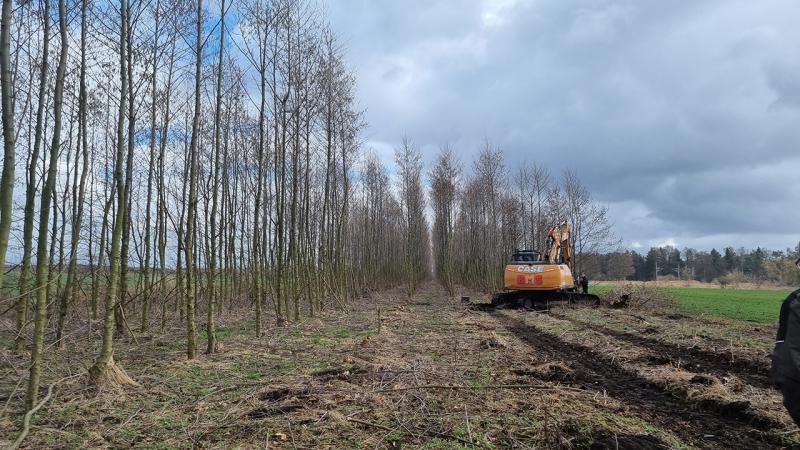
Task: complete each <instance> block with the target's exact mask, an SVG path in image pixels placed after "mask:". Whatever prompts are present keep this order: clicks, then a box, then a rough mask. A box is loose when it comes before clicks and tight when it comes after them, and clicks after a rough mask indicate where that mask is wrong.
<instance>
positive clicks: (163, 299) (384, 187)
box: [0, 0, 429, 408]
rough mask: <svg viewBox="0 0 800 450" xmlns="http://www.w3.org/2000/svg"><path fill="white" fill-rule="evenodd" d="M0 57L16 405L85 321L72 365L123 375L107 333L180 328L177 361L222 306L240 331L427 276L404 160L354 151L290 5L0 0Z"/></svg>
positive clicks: (409, 167)
mask: <svg viewBox="0 0 800 450" xmlns="http://www.w3.org/2000/svg"><path fill="white" fill-rule="evenodd" d="M56 2H57V3H56ZM53 9H55V11H53ZM54 29H55V30H56V31H55V32H54V31H53V30H54ZM0 68H1V69H2V78H1V79H0V85H2V106H3V110H2V112H3V116H2V117H3V138H4V151H5V154H4V159H3V178H2V183H1V185H2V188H1V189H0V191H1V192H0V200H2V204H1V205H0V206H2V208H0V219H2V220H0V238H2V239H1V240H0V244H2V245H0V261H7V262H8V263H9V264H13V265H12V266H11V267H10V268H11V269H12V270H11V271H10V272H9V273H11V274H12V275H16V280H14V278H15V277H14V276H7V280H6V281H7V282H6V283H5V286H2V283H3V279H2V278H0V288H2V291H0V292H2V293H3V297H2V299H0V301H1V302H2V305H4V307H3V308H2V309H3V310H5V311H9V310H10V309H12V308H13V309H14V310H15V311H16V330H15V331H16V339H15V343H14V349H15V351H17V352H20V353H21V352H24V351H25V350H27V349H30V352H31V353H30V354H31V365H30V376H29V380H28V381H29V383H28V393H27V403H28V408H31V407H32V406H33V405H34V403H35V401H36V399H37V398H38V396H39V395H38V389H39V384H40V377H41V373H42V365H43V358H44V352H45V349H46V348H51V347H50V344H51V343H52V344H55V347H60V346H62V345H63V344H64V342H65V341H67V340H68V339H69V338H70V336H71V335H74V334H78V333H80V334H83V333H88V334H89V335H90V336H91V335H92V330H94V329H97V328H98V326H99V327H100V329H101V330H102V345H101V346H100V350H99V352H98V355H97V359H96V361H95V364H94V366H93V367H92V368H91V370H90V371H89V374H90V379H91V380H92V381H93V382H94V383H97V384H103V383H123V384H124V383H131V382H133V380H131V379H130V378H129V377H128V376H127V375H126V374H125V372H124V371H123V370H122V369H121V368H120V367H119V366H117V365H116V364H115V362H114V339H115V337H117V336H119V335H121V334H125V333H136V332H138V333H146V332H150V331H151V329H152V328H153V327H160V328H161V329H162V330H164V329H165V328H166V327H167V325H168V324H169V323H173V324H174V323H175V321H180V323H182V324H183V326H182V329H185V336H186V354H187V357H188V358H190V359H191V358H195V357H196V355H197V347H198V342H197V335H198V334H199V331H198V330H197V326H198V323H203V326H204V328H205V336H207V339H206V342H205V344H206V349H205V351H206V352H208V353H212V352H214V351H216V349H217V343H216V334H215V326H216V323H217V321H218V314H219V313H221V312H223V311H225V310H226V308H227V309H230V308H234V307H240V308H245V309H246V310H247V311H248V312H250V313H251V314H252V320H253V323H254V325H253V327H254V331H255V334H256V335H257V336H259V335H261V334H262V332H263V329H262V327H263V326H264V324H265V323H266V322H267V320H268V317H272V318H274V321H275V322H276V323H277V324H278V325H280V324H283V323H285V322H287V321H294V320H297V319H299V318H300V317H301V316H303V315H307V316H313V315H314V314H315V313H316V312H317V311H318V310H319V309H320V308H322V307H324V306H325V305H326V304H329V303H339V304H340V303H345V302H347V301H348V299H349V298H351V297H352V296H354V295H357V294H360V293H363V292H364V291H367V290H371V289H378V288H384V287H386V286H391V285H397V284H401V283H406V282H407V283H408V284H409V286H412V287H415V286H418V285H419V282H420V280H422V279H424V278H425V277H426V276H427V273H428V272H429V270H428V267H429V264H428V262H427V261H428V260H429V258H428V256H427V255H428V242H429V240H428V237H427V236H428V235H427V233H428V227H427V224H426V222H425V217H424V212H423V211H424V208H425V204H424V199H423V188H422V184H421V170H422V168H421V165H420V158H419V154H418V153H417V152H416V151H415V150H413V149H412V148H411V146H410V145H408V146H407V149H406V150H407V151H406V152H398V163H400V164H401V167H402V169H401V172H402V176H401V182H400V184H399V185H398V186H397V189H394V185H392V183H391V182H390V181H389V176H388V174H387V170H386V168H385V167H383V166H382V165H381V164H380V163H379V161H378V159H377V158H376V157H374V156H372V155H366V156H365V155H363V154H362V153H361V150H360V148H361V142H360V134H361V131H362V129H363V127H364V121H363V118H362V114H361V111H360V110H359V108H358V106H357V104H356V100H355V97H354V90H355V79H354V77H353V75H352V74H351V73H350V71H349V70H348V68H347V67H346V65H345V63H344V61H343V59H342V50H341V47H340V45H339V43H338V41H337V39H336V36H335V35H334V33H332V32H331V30H330V28H329V27H328V25H327V22H326V19H325V17H324V15H323V14H322V12H321V10H320V9H319V8H318V7H316V6H315V4H314V3H312V2H306V1H302V0H218V1H217V2H216V3H213V4H212V5H204V4H203V1H202V0H177V1H169V2H168V1H164V0H154V1H150V2H140V1H134V2H130V3H129V2H128V1H127V0H120V1H119V2H104V1H100V2H90V1H88V0H79V1H73V2H67V1H66V0H38V1H31V2H19V3H18V4H17V5H16V7H15V8H14V7H12V2H11V1H9V0H4V1H3V15H2V33H0ZM47 143H49V145H48V144H47ZM17 156H19V158H17ZM16 171H21V173H23V174H24V176H18V173H19V172H16ZM15 188H16V191H15ZM15 205H16V206H17V208H14V206H15ZM12 224H20V225H21V226H20V227H19V229H18V228H17V227H16V226H14V227H12ZM9 236H11V237H12V239H9ZM9 242H12V243H13V244H14V245H12V246H11V248H12V250H13V251H11V252H9V255H8V257H7V255H6V249H7V248H9ZM3 272H5V271H3ZM14 281H16V282H14ZM5 306H8V308H6V307H5ZM201 315H202V316H203V319H200V318H199V317H198V316H201Z"/></svg>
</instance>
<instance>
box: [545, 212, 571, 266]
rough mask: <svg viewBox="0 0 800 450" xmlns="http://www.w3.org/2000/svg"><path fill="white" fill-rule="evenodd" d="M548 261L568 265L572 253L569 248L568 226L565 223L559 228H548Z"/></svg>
mask: <svg viewBox="0 0 800 450" xmlns="http://www.w3.org/2000/svg"><path fill="white" fill-rule="evenodd" d="M547 245H548V247H549V249H548V251H549V252H548V260H549V261H553V262H561V263H564V264H569V263H570V262H571V261H572V253H571V251H570V248H569V225H568V224H567V222H564V223H562V224H561V226H560V227H559V226H556V227H550V230H549V231H548V233H547Z"/></svg>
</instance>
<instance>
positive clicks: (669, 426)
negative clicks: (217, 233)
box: [0, 284, 800, 448]
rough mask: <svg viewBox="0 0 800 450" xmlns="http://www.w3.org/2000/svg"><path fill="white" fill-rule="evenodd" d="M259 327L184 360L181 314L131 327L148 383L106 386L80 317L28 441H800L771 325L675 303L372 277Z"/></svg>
mask: <svg viewBox="0 0 800 450" xmlns="http://www.w3.org/2000/svg"><path fill="white" fill-rule="evenodd" d="M709 292H713V291H709ZM486 300H488V298H485V297H484V296H480V295H474V296H473V301H486ZM73 320H80V319H78V318H73ZM71 325H73V326H72V327H71V329H76V330H77V329H80V327H75V324H74V323H72V324H71ZM263 333H264V334H263V336H262V337H260V338H256V337H255V335H254V334H253V332H252V324H250V323H249V318H248V317H247V316H240V315H238V314H236V313H226V314H222V315H220V317H219V328H218V330H217V338H218V339H219V341H220V351H219V352H218V353H215V354H213V355H208V356H207V357H204V358H199V359H196V360H191V361H187V360H185V358H184V357H183V353H184V343H183V338H181V337H180V335H181V329H180V325H179V324H178V323H174V324H171V326H170V327H168V329H167V330H166V331H165V332H164V333H159V332H149V333H139V332H135V333H133V334H132V335H128V336H126V337H124V338H120V339H119V340H118V341H117V349H116V360H117V362H118V363H119V364H120V365H122V366H123V367H125V370H126V371H127V373H128V374H129V375H130V376H131V377H132V378H133V379H134V380H135V381H136V382H138V383H139V386H136V387H127V388H124V389H118V388H111V389H109V390H101V391H99V392H98V391H96V390H95V389H94V388H91V387H89V384H88V383H87V380H86V367H88V366H89V365H91V363H92V360H93V358H94V349H93V346H92V345H90V344H89V342H90V341H89V336H87V335H86V333H85V331H84V332H76V333H74V334H72V335H70V336H69V337H67V339H66V343H65V345H64V348H63V349H61V350H56V349H52V350H51V351H49V352H48V353H46V355H45V364H44V366H45V371H44V373H43V385H49V384H50V383H52V382H54V381H56V380H59V379H62V378H63V377H65V376H69V375H74V377H73V378H71V379H68V380H66V381H63V382H62V383H61V384H60V385H59V386H58V387H57V388H56V389H55V393H54V398H53V400H51V402H50V403H49V404H48V405H46V406H45V407H44V410H43V411H41V412H40V413H39V414H37V415H36V416H35V418H34V423H33V429H32V433H31V435H30V437H29V438H28V440H26V442H25V445H26V446H28V447H29V448H39V447H45V446H46V447H54V448H76V447H116V448H120V447H139V448H189V447H204V448H230V447H235V446H239V447H242V448H266V447H270V448H272V447H275V448H375V447H377V448H398V447H399V446H401V445H402V446H407V447H412V448H413V447H417V448H509V447H516V448H530V447H561V448H584V447H589V446H593V447H592V448H691V447H702V448H779V447H786V446H794V445H800V440H798V435H797V434H796V433H794V432H793V431H794V430H795V427H794V425H793V424H792V423H791V420H790V419H789V417H788V416H787V415H786V413H785V412H784V410H783V407H782V405H781V398H780V394H779V393H778V392H777V391H775V390H774V389H773V388H771V386H770V382H769V379H768V373H767V370H768V365H769V358H768V353H769V350H770V348H771V345H772V340H773V333H774V328H773V326H771V325H767V324H765V325H760V324H754V323H751V322H747V321H739V320H731V319H723V318H715V317H712V316H711V315H702V316H700V315H695V314H692V313H689V312H686V311H685V310H680V311H676V310H672V309H671V308H647V310H644V308H642V309H639V310H635V309H633V310H612V309H608V308H595V307H589V306H568V305H557V306H553V307H552V308H551V310H550V311H547V312H533V311H522V310H505V309H501V310H495V311H478V310H473V309H470V308H468V307H466V306H464V305H462V304H461V303H460V302H459V301H457V300H456V299H453V298H451V297H450V296H449V295H448V294H447V293H446V292H445V291H444V290H443V289H441V288H440V287H438V286H437V285H434V284H426V285H424V286H423V287H422V288H421V290H420V292H419V293H418V294H417V295H416V296H415V297H414V298H413V299H409V298H408V297H407V295H406V294H405V292H404V291H402V290H400V289H395V290H389V291H382V292H376V293H374V294H372V295H371V296H369V297H364V298H360V299H358V300H356V301H354V302H352V304H350V305H348V307H347V308H345V309H344V310H335V309H328V310H324V311H322V312H321V313H320V314H319V315H318V317H316V318H307V319H302V320H300V321H299V322H296V323H290V324H287V325H286V326H283V327H269V328H267V329H265V330H263ZM95 334H96V332H93V333H92V334H91V342H98V339H99V338H98V337H97V336H95ZM2 337H3V339H4V340H8V339H9V338H10V337H9V336H8V335H7V333H6V334H4V335H3V336H2ZM203 338H204V336H203V335H202V334H201V335H200V340H201V341H202V339H203ZM0 347H2V348H3V350H2V352H3V354H2V357H3V360H4V361H6V363H4V364H3V366H2V367H3V373H2V374H0V379H2V380H3V381H2V385H0V397H1V398H2V399H3V400H4V402H5V404H6V406H7V411H8V413H7V414H4V415H3V416H2V419H0V420H1V421H0V436H3V439H9V438H10V437H11V436H14V435H15V434H16V430H17V429H18V428H19V423H18V422H19V418H20V415H18V414H16V412H17V410H20V409H22V408H23V406H24V395H23V394H24V391H23V390H21V389H20V386H19V384H18V383H17V380H18V379H20V378H21V376H22V374H23V373H24V369H25V366H26V364H27V363H28V361H27V358H22V357H19V356H15V355H13V354H11V353H10V352H9V351H8V350H6V348H7V346H5V345H4V346H0ZM23 378H24V377H23ZM42 389H43V390H44V387H43V388H42Z"/></svg>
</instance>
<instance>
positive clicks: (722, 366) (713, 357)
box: [550, 312, 772, 389]
mask: <svg viewBox="0 0 800 450" xmlns="http://www.w3.org/2000/svg"><path fill="white" fill-rule="evenodd" d="M550 316H552V317H554V318H556V319H560V320H566V321H568V322H571V323H573V324H575V325H578V326H579V327H581V328H586V329H589V330H592V331H595V332H597V333H600V334H604V335H607V336H613V337H614V338H616V339H619V340H621V341H625V342H628V343H629V344H633V345H635V346H637V347H644V348H646V349H648V350H650V351H652V352H653V353H654V354H655V355H657V356H658V357H659V358H660V359H662V360H664V361H665V362H664V363H665V364H666V363H669V362H676V361H679V360H680V361H681V362H684V363H686V364H688V365H689V366H691V368H692V369H694V370H693V371H696V372H705V373H713V374H714V375H719V376H725V375H727V374H729V373H731V374H734V375H736V376H737V377H739V378H741V379H742V380H743V381H745V382H746V383H747V384H750V385H752V386H755V387H760V388H768V389H769V388H771V387H772V383H771V382H770V378H769V369H768V367H767V364H765V363H760V362H758V361H753V360H750V359H731V358H730V357H727V356H726V355H725V354H721V353H716V352H713V351H709V350H704V349H701V348H697V347H690V346H686V345H680V344H670V343H667V342H664V341H661V340H658V339H654V338H650V337H645V336H640V335H635V334H632V333H626V332H624V331H618V330H614V329H611V328H607V327H604V326H601V325H595V324H592V323H589V322H584V321H581V320H577V319H573V318H571V317H567V316H565V315H562V314H558V313H553V312H551V313H550Z"/></svg>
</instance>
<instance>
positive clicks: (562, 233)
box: [492, 222, 599, 308]
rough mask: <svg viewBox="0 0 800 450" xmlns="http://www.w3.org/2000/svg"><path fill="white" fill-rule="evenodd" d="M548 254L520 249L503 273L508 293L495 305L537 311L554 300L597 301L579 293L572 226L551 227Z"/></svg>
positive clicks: (499, 295) (496, 298)
mask: <svg viewBox="0 0 800 450" xmlns="http://www.w3.org/2000/svg"><path fill="white" fill-rule="evenodd" d="M546 247H547V254H546V255H544V258H543V257H542V256H543V255H542V253H540V252H538V251H536V250H516V251H515V252H514V254H513V255H512V256H511V261H509V262H508V264H506V268H505V272H504V274H503V286H504V288H505V289H504V291H503V292H498V293H497V294H495V295H494V297H493V298H492V304H493V305H495V306H499V305H513V306H521V307H523V308H535V307H538V306H540V305H542V304H545V305H546V304H547V302H550V301H568V302H570V303H572V302H576V301H583V302H586V301H589V302H597V301H599V298H598V297H597V296H596V295H592V294H583V293H579V292H578V290H577V288H576V283H575V278H574V277H573V275H572V270H571V268H570V265H571V264H572V253H571V251H570V233H569V225H568V224H567V223H566V222H564V223H563V224H561V225H560V226H554V227H551V228H550V229H549V230H548V233H547V243H546Z"/></svg>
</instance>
